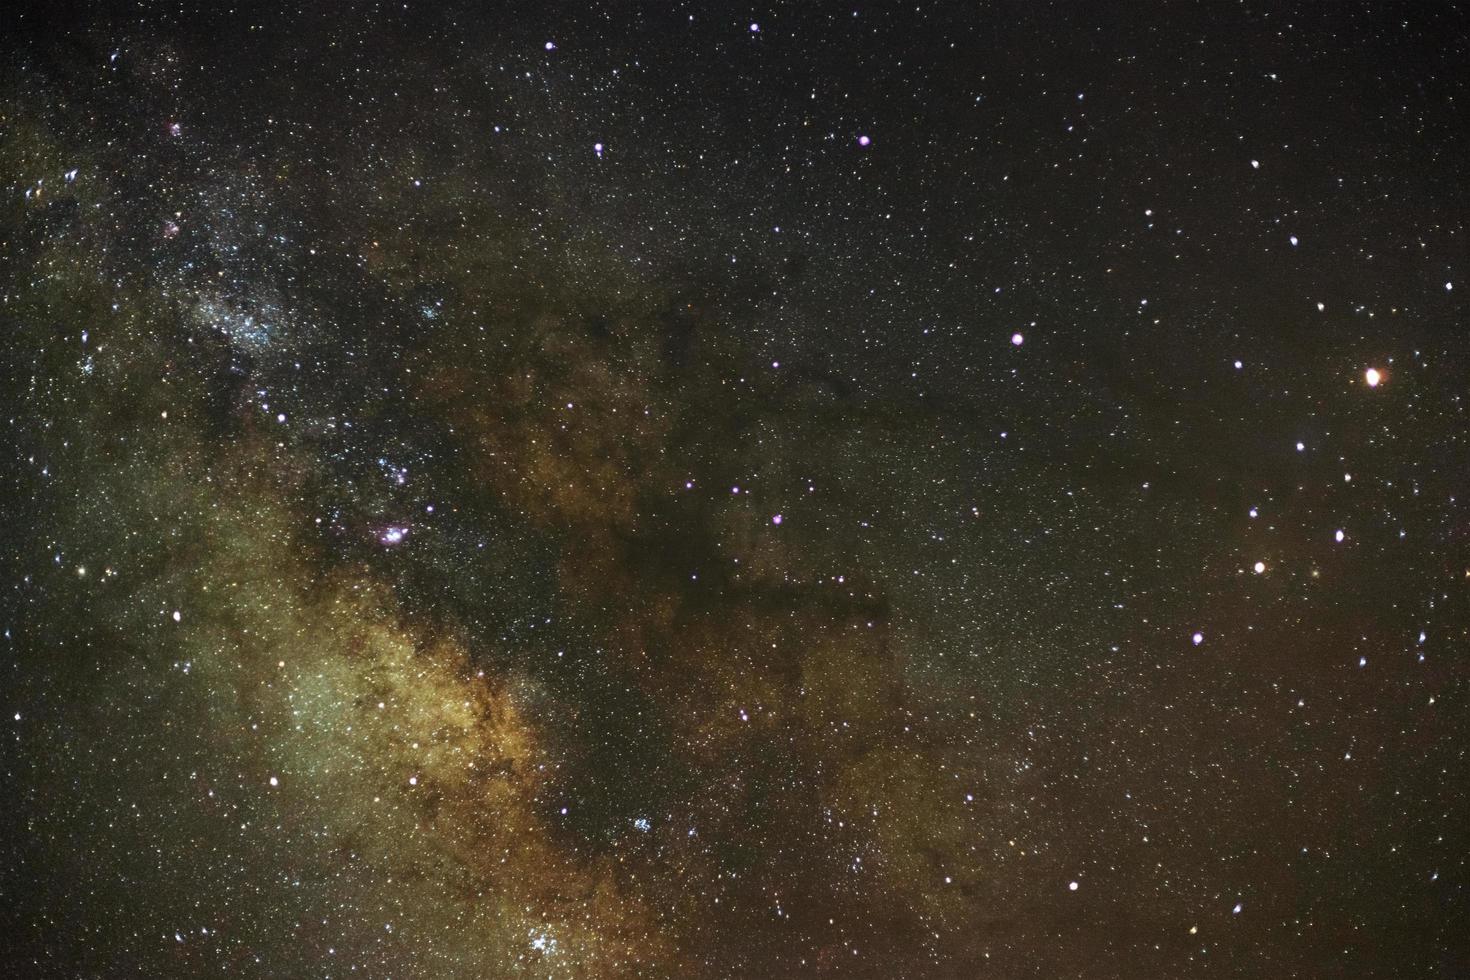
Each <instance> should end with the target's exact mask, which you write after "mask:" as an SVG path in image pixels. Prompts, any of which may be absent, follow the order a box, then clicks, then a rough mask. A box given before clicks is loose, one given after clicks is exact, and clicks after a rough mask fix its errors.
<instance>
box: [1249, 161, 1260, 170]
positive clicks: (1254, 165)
mask: <svg viewBox="0 0 1470 980" xmlns="http://www.w3.org/2000/svg"><path fill="white" fill-rule="evenodd" d="M1251 169H1252V170H1260V169H1261V161H1259V160H1252V161H1251Z"/></svg>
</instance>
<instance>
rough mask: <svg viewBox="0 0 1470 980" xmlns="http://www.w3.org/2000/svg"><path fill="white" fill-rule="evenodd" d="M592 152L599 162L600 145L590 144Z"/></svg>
mask: <svg viewBox="0 0 1470 980" xmlns="http://www.w3.org/2000/svg"><path fill="white" fill-rule="evenodd" d="M592 152H593V153H594V154H596V155H597V159H599V160H601V159H602V144H601V143H593V144H592Z"/></svg>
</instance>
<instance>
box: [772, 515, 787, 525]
mask: <svg viewBox="0 0 1470 980" xmlns="http://www.w3.org/2000/svg"><path fill="white" fill-rule="evenodd" d="M783 520H785V518H783V517H782V516H781V515H780V514H776V515H775V516H773V517H772V518H771V523H772V524H780V523H781V522H782V521H783Z"/></svg>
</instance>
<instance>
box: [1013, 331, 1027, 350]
mask: <svg viewBox="0 0 1470 980" xmlns="http://www.w3.org/2000/svg"><path fill="white" fill-rule="evenodd" d="M1025 342H1026V338H1025V337H1022V336H1021V335H1020V334H1018V333H1013V334H1011V344H1012V345H1013V346H1016V347H1020V346H1021V345H1022V344H1024V343H1025Z"/></svg>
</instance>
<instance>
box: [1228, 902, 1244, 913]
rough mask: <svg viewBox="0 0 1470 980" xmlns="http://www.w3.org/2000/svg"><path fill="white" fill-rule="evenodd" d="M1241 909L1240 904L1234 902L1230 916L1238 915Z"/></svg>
mask: <svg viewBox="0 0 1470 980" xmlns="http://www.w3.org/2000/svg"><path fill="white" fill-rule="evenodd" d="M1241 908H1242V906H1241V904H1240V903H1239V902H1236V903H1235V908H1233V909H1231V910H1230V914H1231V915H1239V914H1240V910H1241Z"/></svg>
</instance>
